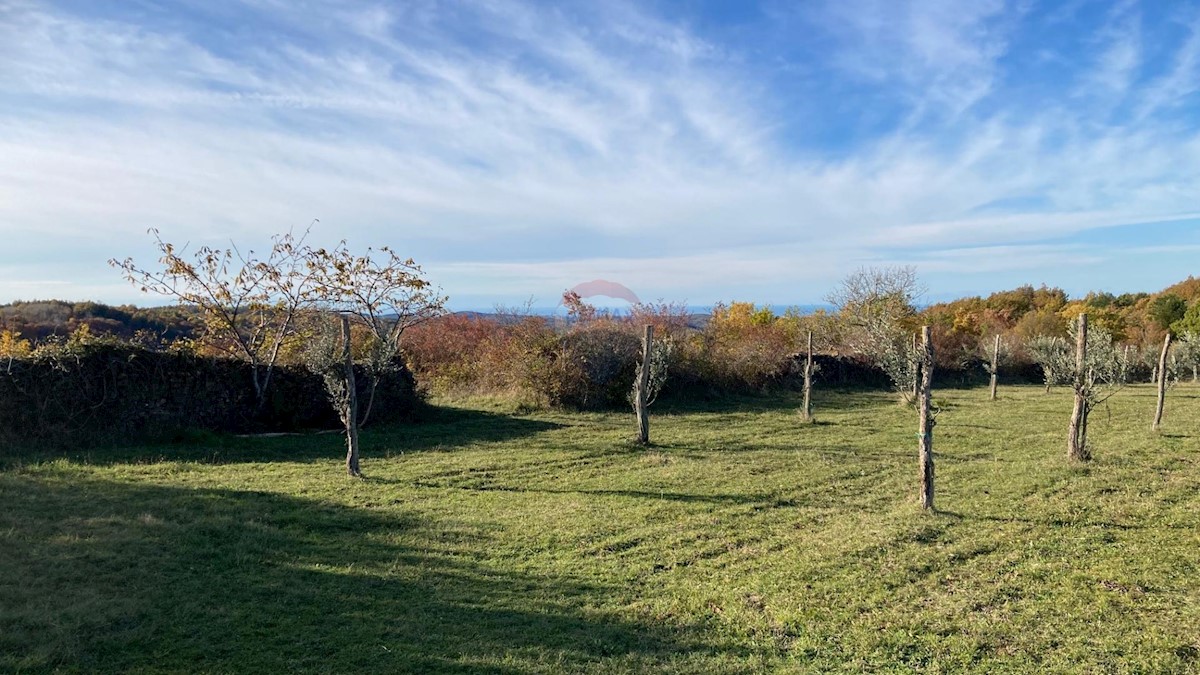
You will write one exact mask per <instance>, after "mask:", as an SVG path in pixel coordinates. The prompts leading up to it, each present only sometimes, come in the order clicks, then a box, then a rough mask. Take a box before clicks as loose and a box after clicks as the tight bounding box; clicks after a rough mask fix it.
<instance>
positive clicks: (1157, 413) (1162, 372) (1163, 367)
mask: <svg viewBox="0 0 1200 675" xmlns="http://www.w3.org/2000/svg"><path fill="white" fill-rule="evenodd" d="M1170 350H1171V332H1170V331H1167V337H1165V338H1163V348H1162V353H1161V354H1159V355H1158V405H1157V406H1155V408H1154V423H1153V424H1151V425H1150V429H1151V430H1153V431H1158V428H1159V427H1160V426H1162V416H1163V404H1164V403H1165V402H1166V398H1167V352H1169V351H1170Z"/></svg>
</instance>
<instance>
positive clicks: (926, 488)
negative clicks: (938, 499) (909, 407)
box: [917, 326, 934, 511]
mask: <svg viewBox="0 0 1200 675" xmlns="http://www.w3.org/2000/svg"><path fill="white" fill-rule="evenodd" d="M921 342H922V353H921V361H920V375H921V379H920V396H919V398H918V405H917V410H918V425H917V436H918V439H919V444H918V452H919V456H920V461H921V508H923V509H928V510H931V511H932V510H933V425H934V420H933V414H932V409H931V408H932V404H931V398H932V390H933V339H932V337H931V335H930V332H929V326H925V327H923V328H921Z"/></svg>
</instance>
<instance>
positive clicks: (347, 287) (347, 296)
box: [304, 241, 446, 425]
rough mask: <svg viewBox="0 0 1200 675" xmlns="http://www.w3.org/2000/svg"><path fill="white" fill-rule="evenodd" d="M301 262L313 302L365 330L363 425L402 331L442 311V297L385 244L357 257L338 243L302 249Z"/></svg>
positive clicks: (397, 349) (391, 366)
mask: <svg viewBox="0 0 1200 675" xmlns="http://www.w3.org/2000/svg"><path fill="white" fill-rule="evenodd" d="M375 254H379V255H378V256H375ZM304 262H305V265H306V267H307V271H308V275H309V278H310V280H311V284H312V289H311V297H312V298H313V304H314V306H315V307H317V308H320V309H322V310H325V311H329V312H336V313H340V314H347V315H349V316H350V317H351V318H352V322H353V323H354V324H356V325H358V326H360V327H362V328H363V329H365V331H366V333H367V337H368V340H367V345H366V346H365V359H364V360H363V366H364V368H365V370H366V373H367V376H368V378H369V380H370V382H369V389H368V392H369V394H368V399H367V405H366V408H365V409H364V411H363V414H362V418H361V419H360V420H359V424H363V425H365V424H366V423H367V420H368V419H369V418H370V415H371V409H372V406H373V404H374V402H375V390H376V388H377V387H378V386H379V381H380V378H381V377H382V376H383V375H385V374H386V373H388V372H392V371H394V370H396V369H397V368H398V367H400V364H399V363H398V357H399V354H400V346H401V345H400V338H401V336H402V335H403V333H404V331H405V330H407V329H408V328H411V327H413V326H415V325H417V324H419V323H422V322H424V321H428V320H429V319H431V318H433V317H435V316H439V315H441V314H442V313H443V312H444V311H445V307H446V297H445V296H444V295H441V291H440V290H439V289H436V288H434V287H433V285H432V284H431V283H430V282H429V280H428V279H426V278H425V272H424V270H423V269H421V266H420V265H417V264H416V263H415V262H414V261H413V259H412V258H402V257H400V256H399V255H397V254H396V252H395V251H393V250H392V249H390V248H388V247H386V246H384V247H381V248H379V249H374V248H368V249H367V252H366V253H365V254H364V255H361V256H356V255H354V254H353V253H351V252H350V250H349V249H348V248H347V247H346V242H345V241H342V242H340V243H339V244H338V245H337V246H335V247H334V248H332V249H324V248H318V249H305V251H304ZM319 325H321V326H329V325H330V324H329V323H328V322H324V323H321V324H319Z"/></svg>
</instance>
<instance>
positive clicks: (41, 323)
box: [0, 300, 200, 342]
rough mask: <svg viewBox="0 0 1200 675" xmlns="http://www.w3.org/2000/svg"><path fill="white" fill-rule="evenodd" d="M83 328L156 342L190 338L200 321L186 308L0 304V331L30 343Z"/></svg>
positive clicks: (39, 302)
mask: <svg viewBox="0 0 1200 675" xmlns="http://www.w3.org/2000/svg"><path fill="white" fill-rule="evenodd" d="M84 325H86V326H87V327H88V328H89V329H90V330H91V331H92V332H93V333H96V334H101V335H114V336H117V337H121V338H125V339H130V338H133V337H135V336H138V335H139V334H140V335H141V336H142V337H144V338H146V339H152V340H155V341H159V342H171V341H174V340H178V339H180V338H189V337H194V336H195V335H197V334H198V332H199V327H200V321H199V317H198V315H197V313H196V311H195V310H192V309H189V308H186V307H177V306H171V307H135V306H133V305H120V306H113V305H105V304H103V303H98V302H67V301H64V300H33V301H18V302H14V303H11V304H7V305H0V330H12V331H16V332H18V333H20V334H21V337H23V338H26V339H28V340H32V341H33V342H42V341H45V340H46V339H47V338H49V337H51V336H55V335H59V336H66V335H70V334H71V333H72V332H74V331H75V330H76V329H77V328H79V327H80V326H84Z"/></svg>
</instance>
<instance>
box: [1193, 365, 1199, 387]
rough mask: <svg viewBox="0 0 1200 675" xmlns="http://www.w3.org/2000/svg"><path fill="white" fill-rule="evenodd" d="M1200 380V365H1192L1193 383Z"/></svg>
mask: <svg viewBox="0 0 1200 675" xmlns="http://www.w3.org/2000/svg"><path fill="white" fill-rule="evenodd" d="M1197 382H1200V367H1198V366H1192V384H1195V383H1197Z"/></svg>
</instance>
